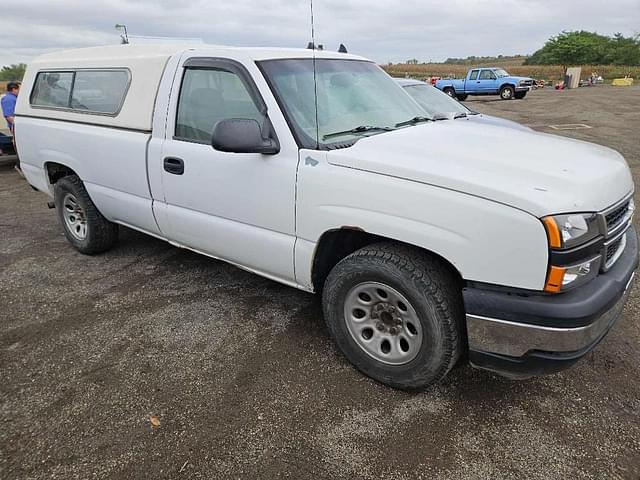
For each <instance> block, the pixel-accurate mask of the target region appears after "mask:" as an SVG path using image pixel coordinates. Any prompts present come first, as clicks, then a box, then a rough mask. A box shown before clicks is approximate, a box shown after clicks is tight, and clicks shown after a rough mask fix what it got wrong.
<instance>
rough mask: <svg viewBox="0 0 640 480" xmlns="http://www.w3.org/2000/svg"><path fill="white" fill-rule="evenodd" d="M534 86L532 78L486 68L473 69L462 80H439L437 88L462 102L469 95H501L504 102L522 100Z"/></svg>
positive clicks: (498, 69) (500, 69)
mask: <svg viewBox="0 0 640 480" xmlns="http://www.w3.org/2000/svg"><path fill="white" fill-rule="evenodd" d="M533 84H534V81H533V79H532V78H529V77H516V76H513V75H509V73H507V72H506V71H505V70H504V69H502V68H495V67H485V68H472V69H471V70H469V71H468V72H467V76H466V77H465V78H463V79H462V80H455V79H447V80H438V81H437V82H436V88H439V89H440V90H442V91H443V92H444V93H446V94H447V95H449V96H450V97H454V98H457V99H458V100H460V101H464V100H466V99H467V97H468V96H469V95H500V98H501V99H502V100H511V99H513V98H515V99H517V100H522V99H523V98H524V97H525V96H526V95H527V92H529V90H531V88H533Z"/></svg>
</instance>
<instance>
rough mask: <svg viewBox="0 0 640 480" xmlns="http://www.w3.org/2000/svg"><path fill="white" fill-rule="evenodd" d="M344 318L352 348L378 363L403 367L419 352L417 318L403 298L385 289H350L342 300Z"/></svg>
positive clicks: (373, 286) (362, 286) (372, 284)
mask: <svg viewBox="0 0 640 480" xmlns="http://www.w3.org/2000/svg"><path fill="white" fill-rule="evenodd" d="M344 317H345V322H346V325H347V329H348V330H349V333H350V334H351V337H352V338H353V340H354V341H355V342H356V344H357V345H358V346H359V347H360V348H361V349H362V350H363V351H364V352H365V353H366V354H367V355H369V356H371V357H372V358H374V359H376V360H378V361H380V362H382V363H385V364H388V365H403V364H405V363H408V362H410V361H411V360H413V359H414V358H415V357H416V355H418V353H419V351H420V347H421V345H422V340H423V333H422V327H421V326H420V321H419V320H418V315H417V313H416V311H415V309H414V308H413V306H412V305H411V304H410V303H409V301H408V300H407V299H406V298H405V296H404V295H402V294H401V293H400V292H398V291H397V290H395V289H394V288H391V287H390V286H388V285H385V284H382V283H377V282H366V283H361V284H359V285H356V286H355V287H353V288H352V289H351V290H350V291H349V292H348V293H347V297H346V299H345V305H344Z"/></svg>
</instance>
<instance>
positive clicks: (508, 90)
mask: <svg viewBox="0 0 640 480" xmlns="http://www.w3.org/2000/svg"><path fill="white" fill-rule="evenodd" d="M514 94H515V90H514V89H513V87H512V86H511V85H505V86H504V87H502V88H501V89H500V98H501V99H502V100H511V99H512V98H513V96H514Z"/></svg>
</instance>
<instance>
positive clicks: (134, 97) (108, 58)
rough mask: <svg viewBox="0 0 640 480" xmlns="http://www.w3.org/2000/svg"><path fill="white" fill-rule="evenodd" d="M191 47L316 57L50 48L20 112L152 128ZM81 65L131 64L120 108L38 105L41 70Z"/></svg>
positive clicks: (288, 51) (302, 52)
mask: <svg viewBox="0 0 640 480" xmlns="http://www.w3.org/2000/svg"><path fill="white" fill-rule="evenodd" d="M186 52H189V53H191V54H192V55H195V56H203V57H226V58H231V59H234V60H238V61H241V62H244V63H245V64H251V63H253V62H256V61H261V60H271V59H287V58H312V57H313V55H314V51H313V50H309V49H303V48H258V47H228V46H222V45H207V44H193V43H191V44H177V43H176V44H173V43H172V44H167V43H161V44H127V45H110V46H103V47H90V48H79V49H75V50H63V51H59V52H53V53H47V54H45V55H41V56H39V57H37V58H36V59H35V60H33V61H32V62H31V63H30V64H29V66H28V68H27V72H26V74H25V77H24V81H23V89H24V93H26V95H20V96H19V97H18V105H17V113H18V115H31V116H38V117H44V118H51V119H56V120H66V121H76V122H82V123H87V122H90V123H95V124H99V125H105V126H112V127H120V128H129V129H134V130H143V131H150V130H151V125H152V117H153V109H154V105H155V100H156V95H157V91H158V88H159V86H160V80H161V79H162V76H163V73H164V70H165V68H166V65H167V62H168V61H169V59H170V58H172V57H174V56H176V55H178V56H179V55H182V54H183V53H186ZM315 55H316V58H327V59H347V60H366V59H365V58H362V57H359V56H357V55H350V54H345V53H338V52H330V51H327V50H316V51H315ZM76 69H77V70H82V69H126V70H128V71H129V72H130V83H129V86H128V90H127V92H126V97H125V99H124V102H123V103H122V106H121V108H120V111H119V112H118V113H117V114H115V115H104V114H92V113H90V112H79V111H77V110H76V111H74V110H72V109H65V108H47V107H34V106H32V105H31V104H30V96H31V91H32V89H33V85H34V82H35V79H36V76H37V74H38V72H41V71H60V72H63V71H65V70H76Z"/></svg>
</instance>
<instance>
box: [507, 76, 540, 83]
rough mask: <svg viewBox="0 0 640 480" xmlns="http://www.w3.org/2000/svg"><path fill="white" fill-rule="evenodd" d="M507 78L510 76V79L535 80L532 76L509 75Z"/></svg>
mask: <svg viewBox="0 0 640 480" xmlns="http://www.w3.org/2000/svg"><path fill="white" fill-rule="evenodd" d="M505 78H508V79H510V80H515V81H517V82H519V81H520V80H531V81H533V78H531V77H516V76H515V75H509V76H508V77H505Z"/></svg>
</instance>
